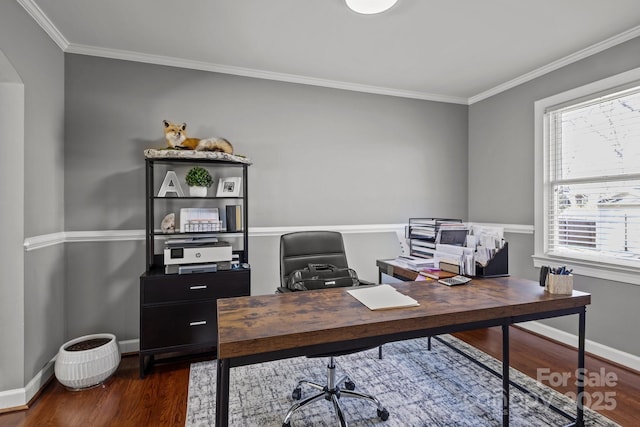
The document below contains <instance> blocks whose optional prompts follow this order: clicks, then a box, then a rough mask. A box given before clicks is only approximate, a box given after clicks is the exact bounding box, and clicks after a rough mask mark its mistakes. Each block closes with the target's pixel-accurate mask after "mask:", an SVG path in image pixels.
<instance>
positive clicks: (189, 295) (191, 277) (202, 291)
mask: <svg viewBox="0 0 640 427" xmlns="http://www.w3.org/2000/svg"><path fill="white" fill-rule="evenodd" d="M249 293H250V275H249V271H248V270H247V271H219V272H216V273H198V274H185V275H176V274H174V275H163V276H157V277H148V278H146V279H144V280H143V281H142V292H141V296H142V301H141V304H142V305H147V304H163V303H175V302H180V301H202V300H205V299H216V298H226V297H233V296H242V295H249Z"/></svg>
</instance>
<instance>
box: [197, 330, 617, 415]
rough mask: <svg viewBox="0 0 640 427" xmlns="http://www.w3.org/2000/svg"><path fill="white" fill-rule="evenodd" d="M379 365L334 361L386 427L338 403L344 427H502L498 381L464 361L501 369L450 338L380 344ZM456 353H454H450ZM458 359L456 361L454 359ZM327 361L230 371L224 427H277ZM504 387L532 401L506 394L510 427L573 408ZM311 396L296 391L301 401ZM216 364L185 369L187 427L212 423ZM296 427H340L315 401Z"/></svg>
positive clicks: (370, 358) (528, 382) (533, 385)
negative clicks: (383, 415)
mask: <svg viewBox="0 0 640 427" xmlns="http://www.w3.org/2000/svg"><path fill="white" fill-rule="evenodd" d="M383 349H384V358H383V359H382V360H380V359H378V350H377V349H372V350H368V351H365V352H361V353H356V354H352V355H348V356H341V357H339V358H336V365H337V367H338V375H340V374H341V373H344V374H346V375H349V376H350V377H351V379H352V380H353V381H354V382H356V384H357V388H356V390H359V391H361V392H363V393H368V394H373V395H374V396H376V397H377V398H378V399H379V400H380V401H381V402H382V404H383V405H384V407H385V408H386V409H387V410H388V411H389V413H390V416H389V419H388V420H386V421H382V420H380V419H379V418H378V417H377V413H376V408H375V406H374V405H373V404H371V403H369V402H366V401H361V400H359V399H348V398H344V399H341V404H342V407H343V410H344V412H345V414H346V417H347V420H348V423H349V426H350V427H362V426H384V427H422V426H500V425H502V398H501V390H502V380H501V379H500V378H498V377H497V376H496V375H494V374H492V373H491V372H489V371H488V370H487V369H485V368H483V367H481V366H479V365H478V364H476V363H473V362H472V361H470V360H469V359H468V358H467V357H465V356H464V354H466V355H470V356H472V357H473V358H475V359H476V360H479V361H481V362H482V363H483V364H484V365H485V366H486V367H488V368H489V369H493V370H494V371H495V372H502V365H501V362H500V361H498V360H496V359H494V358H493V357H491V356H489V355H487V354H485V353H483V352H481V351H479V350H477V349H475V348H474V347H472V346H470V345H468V344H466V343H464V342H463V341H460V340H458V339H456V338H455V337H452V336H449V335H441V336H439V337H437V339H434V340H433V341H432V349H431V351H428V350H427V341H426V338H425V339H416V340H408V341H402V342H396V343H389V344H385V345H384V347H383ZM456 350H458V351H456ZM461 352H462V354H461ZM324 378H326V360H324V359H308V358H305V357H298V358H292V359H286V360H279V361H275V362H267V363H261V364H256V365H250V366H242V367H238V368H232V369H231V373H230V397H229V400H230V403H229V425H231V426H237V427H253V426H255V427H270V426H273V427H279V426H282V419H283V417H284V415H285V414H286V412H287V410H288V409H289V407H290V406H291V405H292V404H293V403H295V401H294V400H293V399H292V397H291V392H292V390H293V388H294V387H295V385H296V384H297V382H298V381H299V380H301V379H311V380H313V381H316V382H320V383H322V382H323V379H324ZM510 380H511V381H512V382H513V383H514V384H518V385H522V386H524V387H525V388H526V389H528V390H530V391H532V392H533V393H534V394H535V395H536V396H538V397H537V398H536V397H533V396H532V395H530V394H528V393H526V392H523V391H521V390H519V389H518V388H517V387H516V386H515V385H514V386H512V387H511V398H510V405H511V406H510V411H511V416H510V425H512V426H527V427H530V426H545V427H547V426H563V425H567V424H569V422H570V420H569V419H568V418H567V416H566V415H562V414H560V413H558V412H557V411H554V410H552V409H551V406H553V407H555V408H557V409H558V410H561V411H564V412H565V413H566V414H568V415H571V416H575V412H576V408H575V402H574V401H572V400H570V399H569V398H567V397H566V396H564V395H562V394H560V393H557V392H555V391H553V390H552V389H550V388H548V387H546V386H544V385H542V384H540V383H538V382H537V381H535V380H533V379H531V378H529V377H527V376H526V375H524V374H522V373H520V372H518V371H516V370H515V369H511V371H510ZM313 392H314V390H311V389H308V388H306V389H305V388H303V396H302V397H303V398H304V397H305V396H308V395H310V394H311V393H313ZM215 393H216V364H215V361H210V362H200V363H194V364H192V365H191V371H190V376H189V397H188V402H187V420H186V426H187V427H200V426H211V425H213V424H214V421H215V401H216V399H215ZM291 425H292V426H293V427H296V426H313V427H322V426H336V425H339V423H338V421H337V418H336V417H335V413H334V410H333V406H332V405H331V403H330V402H328V401H326V400H324V399H320V400H318V401H316V402H314V403H313V404H311V405H309V406H307V407H305V408H303V409H302V410H300V411H298V412H296V413H295V414H294V416H293V417H292V419H291ZM585 425H587V426H597V427H600V426H617V424H615V423H613V422H612V421H610V420H609V419H607V418H605V417H603V416H601V415H599V414H597V413H595V412H593V411H591V410H589V409H585Z"/></svg>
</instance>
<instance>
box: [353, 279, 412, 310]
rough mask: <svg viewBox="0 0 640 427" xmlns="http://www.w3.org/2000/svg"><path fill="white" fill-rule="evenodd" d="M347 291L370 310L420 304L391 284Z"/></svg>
mask: <svg viewBox="0 0 640 427" xmlns="http://www.w3.org/2000/svg"><path fill="white" fill-rule="evenodd" d="M347 292H348V293H349V294H351V296H352V297H354V298H355V299H357V300H358V301H360V302H361V303H362V304H364V305H366V306H367V307H368V308H369V309H370V310H385V309H390V308H400V307H417V306H419V305H420V304H419V303H418V301H416V300H414V299H413V298H411V297H409V296H407V295H404V294H401V293H400V292H398V291H397V290H396V289H395V288H394V287H393V286H389V285H377V286H371V287H362V288H357V289H349V290H348V291H347Z"/></svg>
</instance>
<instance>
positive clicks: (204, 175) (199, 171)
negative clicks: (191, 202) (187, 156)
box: [186, 166, 213, 197]
mask: <svg viewBox="0 0 640 427" xmlns="http://www.w3.org/2000/svg"><path fill="white" fill-rule="evenodd" d="M186 180H187V185H188V186H189V195H190V196H191V197H206V196H207V189H208V188H209V187H211V185H212V184H213V178H211V175H210V174H209V172H207V170H206V169H205V168H202V167H200V166H195V167H192V168H191V169H189V172H187V177H186Z"/></svg>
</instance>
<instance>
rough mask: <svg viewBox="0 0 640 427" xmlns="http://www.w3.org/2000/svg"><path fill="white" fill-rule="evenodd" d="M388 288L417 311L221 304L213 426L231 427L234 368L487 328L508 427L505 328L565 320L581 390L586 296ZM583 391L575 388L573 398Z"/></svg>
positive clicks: (326, 294)
mask: <svg viewBox="0 0 640 427" xmlns="http://www.w3.org/2000/svg"><path fill="white" fill-rule="evenodd" d="M392 286H394V287H395V288H396V289H397V290H398V291H400V292H402V293H403V294H406V295H409V296H411V297H412V298H414V299H416V300H417V301H418V302H419V303H420V306H419V307H410V308H401V309H394V310H382V311H370V310H369V309H368V308H366V307H365V306H364V305H362V304H361V303H360V302H359V301H357V300H356V299H355V298H353V297H352V296H351V295H349V294H348V293H347V292H346V290H345V288H338V289H326V290H318V291H307V292H292V293H288V294H274V295H264V296H253V297H237V298H228V299H221V300H218V367H217V395H216V426H218V427H221V426H227V425H228V409H229V369H230V368H231V367H234V366H242V365H247V364H252V363H258V362H264V361H271V360H277V359H284V358H289V357H295V356H310V355H316V354H319V353H327V352H332V351H337V350H344V349H352V348H353V349H355V348H362V347H375V346H378V345H381V344H384V343H387V342H392V341H400V340H405V339H412V338H418V337H424V336H432V335H438V334H444V333H451V332H458V331H463V330H470V329H477V328H484V327H491V326H502V332H503V393H504V395H505V396H506V398H505V399H502V400H503V425H508V424H509V399H508V396H509V328H508V326H509V325H511V324H513V323H518V322H524V321H530V320H538V319H544V318H550V317H557V316H565V315H569V314H578V315H579V352H578V353H579V356H578V368H579V371H578V372H579V375H578V383H579V384H583V381H582V380H583V379H584V378H583V375H584V369H583V368H584V338H585V312H586V306H587V305H588V304H590V303H591V295H589V294H586V293H583V292H578V291H574V292H573V295H552V294H549V293H547V292H545V291H544V288H542V287H540V286H539V285H538V283H537V282H533V281H530V280H523V279H517V278H513V277H503V278H495V279H474V280H473V281H472V282H470V283H469V284H467V285H464V286H456V287H447V286H444V285H441V284H439V283H437V282H435V281H428V282H404V283H397V284H393V285H392ZM583 390H584V386H583V385H579V386H578V396H582V395H583V393H582V392H583ZM577 408H578V411H577V417H576V421H575V424H574V425H577V426H582V425H583V401H582V399H578V403H577ZM283 415H284V414H283ZM392 416H393V415H392Z"/></svg>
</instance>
